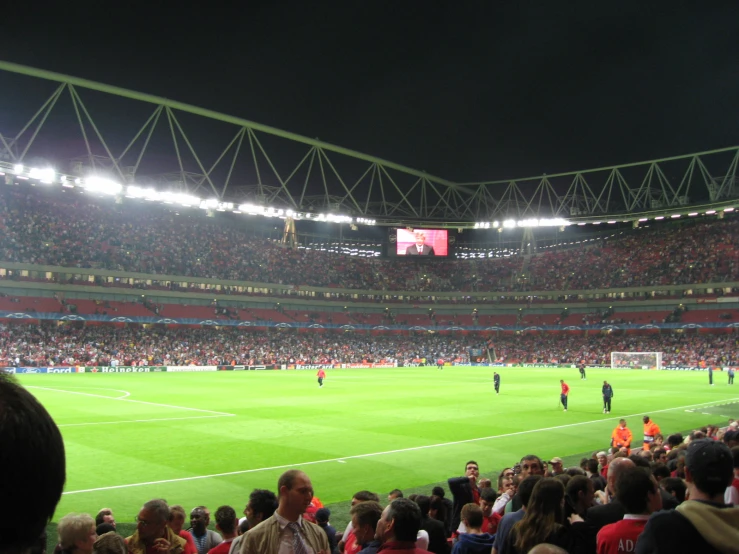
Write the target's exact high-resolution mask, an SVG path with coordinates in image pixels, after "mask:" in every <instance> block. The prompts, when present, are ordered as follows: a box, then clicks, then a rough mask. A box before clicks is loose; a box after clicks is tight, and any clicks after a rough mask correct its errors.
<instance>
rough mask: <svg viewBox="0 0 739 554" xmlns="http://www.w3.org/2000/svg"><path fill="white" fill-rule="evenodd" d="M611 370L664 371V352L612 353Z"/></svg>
mask: <svg viewBox="0 0 739 554" xmlns="http://www.w3.org/2000/svg"><path fill="white" fill-rule="evenodd" d="M611 369H662V352H611Z"/></svg>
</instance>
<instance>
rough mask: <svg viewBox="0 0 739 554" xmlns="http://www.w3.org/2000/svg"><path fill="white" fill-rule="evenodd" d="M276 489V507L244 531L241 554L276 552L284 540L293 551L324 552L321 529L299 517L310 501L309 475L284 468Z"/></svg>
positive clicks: (301, 516) (326, 545)
mask: <svg viewBox="0 0 739 554" xmlns="http://www.w3.org/2000/svg"><path fill="white" fill-rule="evenodd" d="M277 490H278V491H279V502H278V505H277V510H275V513H274V514H272V516H271V517H269V518H267V519H265V520H264V521H262V523H260V524H259V525H257V526H256V527H254V528H253V529H249V530H248V531H247V532H246V534H245V535H244V538H243V540H242V541H241V554H264V553H267V552H277V551H278V550H279V549H280V545H281V544H284V543H290V545H291V547H292V549H293V552H295V553H296V554H298V553H300V552H308V547H310V548H311V549H313V552H315V553H316V554H318V553H321V552H324V551H328V549H329V545H328V539H327V538H326V533H324V532H323V529H321V528H320V527H319V526H318V525H316V524H315V523H311V522H310V521H306V520H304V519H303V512H305V509H306V508H307V507H308V506H309V505H310V503H311V500H313V484H312V483H311V480H310V478H309V477H308V476H307V475H306V474H305V473H304V472H302V471H300V470H297V469H291V470H288V471H286V472H285V473H283V474H282V475H281V476H280V478H279V479H278V481H277Z"/></svg>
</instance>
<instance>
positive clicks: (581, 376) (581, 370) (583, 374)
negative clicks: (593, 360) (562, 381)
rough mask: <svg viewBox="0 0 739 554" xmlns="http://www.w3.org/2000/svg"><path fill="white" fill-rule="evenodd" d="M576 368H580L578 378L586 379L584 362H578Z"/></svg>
mask: <svg viewBox="0 0 739 554" xmlns="http://www.w3.org/2000/svg"><path fill="white" fill-rule="evenodd" d="M577 369H578V370H580V379H582V380H583V381H587V376H586V375H585V362H580V363H579V364H578V366H577Z"/></svg>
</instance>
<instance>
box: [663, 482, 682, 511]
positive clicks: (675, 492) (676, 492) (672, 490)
mask: <svg viewBox="0 0 739 554" xmlns="http://www.w3.org/2000/svg"><path fill="white" fill-rule="evenodd" d="M659 488H660V489H662V490H663V491H664V492H666V493H667V494H669V495H670V496H671V497H672V498H673V499H674V501H675V507H676V508H677V506H678V505H680V504H682V503H683V502H685V494H686V493H687V492H688V487H687V486H686V485H685V481H683V480H682V479H680V477H667V478H665V479H662V480H661V481H660V482H659ZM662 505H663V506H665V502H664V500H663V501H662Z"/></svg>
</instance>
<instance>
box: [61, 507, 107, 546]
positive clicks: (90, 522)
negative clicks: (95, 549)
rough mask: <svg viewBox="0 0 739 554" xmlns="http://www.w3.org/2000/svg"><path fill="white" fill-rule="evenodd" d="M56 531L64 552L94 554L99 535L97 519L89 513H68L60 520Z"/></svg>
mask: <svg viewBox="0 0 739 554" xmlns="http://www.w3.org/2000/svg"><path fill="white" fill-rule="evenodd" d="M56 531H57V534H58V535H59V547H60V549H61V552H63V553H64V554H92V545H93V544H95V541H96V540H97V538H98V535H97V533H96V532H95V520H94V519H92V516H90V515H89V514H67V515H66V516H64V517H63V518H62V519H60V520H59V524H58V525H57V528H56Z"/></svg>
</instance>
